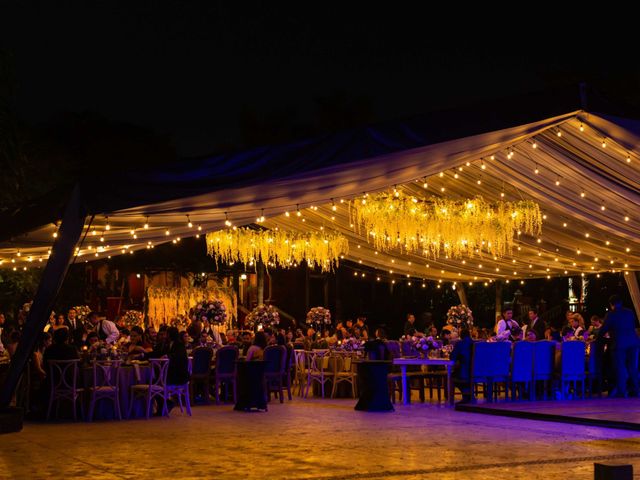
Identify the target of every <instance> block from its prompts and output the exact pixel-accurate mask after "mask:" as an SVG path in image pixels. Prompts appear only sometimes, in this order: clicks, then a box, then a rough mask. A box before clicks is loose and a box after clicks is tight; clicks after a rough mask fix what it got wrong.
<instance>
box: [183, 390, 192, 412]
mask: <svg viewBox="0 0 640 480" xmlns="http://www.w3.org/2000/svg"><path fill="white" fill-rule="evenodd" d="M184 403H185V404H186V410H187V415H189V416H191V400H190V399H189V395H188V392H185V396H184Z"/></svg>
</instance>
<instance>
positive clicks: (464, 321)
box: [447, 304, 473, 328]
mask: <svg viewBox="0 0 640 480" xmlns="http://www.w3.org/2000/svg"><path fill="white" fill-rule="evenodd" d="M447 323H448V324H449V325H453V326H455V327H458V328H460V327H463V326H465V325H466V326H467V327H470V326H472V325H473V314H472V312H471V309H470V308H469V307H467V306H466V305H464V304H460V305H454V306H453V307H451V308H450V309H449V311H448V312H447Z"/></svg>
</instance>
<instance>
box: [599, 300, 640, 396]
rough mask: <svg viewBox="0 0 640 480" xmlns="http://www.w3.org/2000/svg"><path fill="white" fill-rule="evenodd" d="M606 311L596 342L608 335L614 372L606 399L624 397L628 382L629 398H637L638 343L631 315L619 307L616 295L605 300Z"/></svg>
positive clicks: (632, 315)
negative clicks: (612, 386)
mask: <svg viewBox="0 0 640 480" xmlns="http://www.w3.org/2000/svg"><path fill="white" fill-rule="evenodd" d="M609 308H610V311H609V313H607V315H606V317H604V325H603V326H602V328H600V332H599V333H598V339H601V338H603V337H604V335H605V334H606V333H609V336H610V337H611V353H612V357H613V365H614V368H615V372H616V386H615V387H614V388H613V389H612V390H610V391H609V396H610V397H626V396H627V381H628V380H630V383H631V392H630V393H631V395H632V396H637V395H638V348H639V345H640V342H639V340H638V335H637V334H636V319H635V315H634V314H633V312H632V311H631V310H629V309H628V308H624V307H623V306H622V299H621V298H620V296H619V295H612V296H611V297H610V298H609Z"/></svg>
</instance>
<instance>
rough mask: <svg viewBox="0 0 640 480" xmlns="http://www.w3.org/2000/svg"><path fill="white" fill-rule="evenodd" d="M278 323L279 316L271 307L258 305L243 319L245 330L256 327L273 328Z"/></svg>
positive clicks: (274, 308)
mask: <svg viewBox="0 0 640 480" xmlns="http://www.w3.org/2000/svg"><path fill="white" fill-rule="evenodd" d="M279 323H280V314H279V313H278V310H276V307H274V306H273V305H258V306H257V307H256V308H254V309H253V310H252V311H251V313H249V315H247V317H246V318H245V319H244V324H245V326H246V327H247V328H250V329H254V328H257V327H258V326H262V327H274V326H276V325H278V324H279Z"/></svg>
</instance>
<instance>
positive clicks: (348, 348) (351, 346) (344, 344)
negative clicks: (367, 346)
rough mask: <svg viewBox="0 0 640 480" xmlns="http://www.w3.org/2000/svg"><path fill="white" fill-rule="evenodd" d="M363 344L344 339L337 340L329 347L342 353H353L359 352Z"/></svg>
mask: <svg viewBox="0 0 640 480" xmlns="http://www.w3.org/2000/svg"><path fill="white" fill-rule="evenodd" d="M363 345H364V342H362V341H360V340H358V339H357V338H345V339H344V340H338V341H337V342H336V343H334V344H332V345H330V348H331V349H333V350H342V351H344V352H354V351H356V350H361V349H362V346H363Z"/></svg>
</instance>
